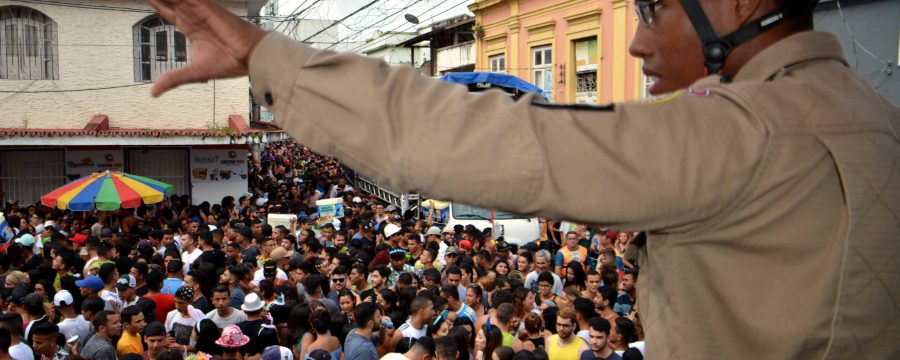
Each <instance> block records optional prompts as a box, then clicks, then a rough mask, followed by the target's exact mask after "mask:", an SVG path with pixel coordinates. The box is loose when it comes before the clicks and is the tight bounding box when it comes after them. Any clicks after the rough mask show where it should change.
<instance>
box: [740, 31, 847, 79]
mask: <svg viewBox="0 0 900 360" xmlns="http://www.w3.org/2000/svg"><path fill="white" fill-rule="evenodd" d="M815 60H833V61H840V62H841V63H842V64H844V66H847V60H846V59H845V58H844V52H843V49H841V44H840V42H838V40H837V37H836V36H834V35H833V34H830V33H826V32H821V31H804V32H801V33H797V34H794V35H791V36H789V37H787V38H784V39H782V40H781V41H778V42H776V43H774V44H772V45H770V46H769V47H767V48H765V49H764V50H763V51H761V52H760V53H758V54H756V56H754V57H753V58H752V59H750V61H748V62H747V64H745V65H744V67H743V68H741V70H740V71H738V73H737V75H736V76H735V77H734V80H735V81H736V82H737V81H741V80H757V81H764V80H766V79H769V78H771V77H772V76H773V75H776V74H777V73H778V72H779V71H781V70H782V69H784V68H787V67H790V66H793V65H796V64H800V63H803V62H808V61H815Z"/></svg>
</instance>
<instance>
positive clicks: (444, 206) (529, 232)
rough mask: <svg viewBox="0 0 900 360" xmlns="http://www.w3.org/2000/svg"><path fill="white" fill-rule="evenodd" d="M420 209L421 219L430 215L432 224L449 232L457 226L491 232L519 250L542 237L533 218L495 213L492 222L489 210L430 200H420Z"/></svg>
mask: <svg viewBox="0 0 900 360" xmlns="http://www.w3.org/2000/svg"><path fill="white" fill-rule="evenodd" d="M432 207H433V208H434V210H433V211H432V210H431V209H432ZM421 209H422V210H421V211H422V216H423V217H427V216H428V214H429V213H431V215H432V218H433V219H434V222H435V223H439V224H443V225H444V226H448V227H450V228H453V227H454V226H456V225H462V226H466V225H472V226H474V227H475V228H476V229H478V230H484V229H485V228H492V229H493V230H494V237H499V236H503V239H504V240H506V242H508V243H510V244H516V245H519V246H522V245H524V244H526V243H529V242H532V241H535V240H537V239H538V238H539V237H540V233H541V223H540V221H539V220H538V218H536V217H527V216H523V215H517V214H512V213H508V212H504V211H499V210H494V214H493V222H492V221H491V219H492V217H491V210H490V209H484V208H480V207H477V206H472V205H466V204H460V203H452V202H449V201H440V200H433V199H429V200H423V201H422V202H421Z"/></svg>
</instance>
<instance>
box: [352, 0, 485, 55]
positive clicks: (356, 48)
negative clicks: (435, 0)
mask: <svg viewBox="0 0 900 360" xmlns="http://www.w3.org/2000/svg"><path fill="white" fill-rule="evenodd" d="M467 2H469V0H463V1H461V2H459V3H457V4H455V5H453V6H451V7H448V8H446V9H444V11H441V12H439V13H437V14H434V15H431V17H430V18H428V19H426V20H428V21H432V20H433V19H434V18H435V17H437V16H439V15H443V14H445V13H446V12H448V11H450V10H452V9H455V8H456V7H458V6H460V5H463V4H465V3H467ZM438 6H440V4H439V5H436V6H434V7H432V8H431V9H428V10H426V11H425V12H424V13H428V12H429V11H431V10H434V9H437V8H438ZM404 26H407V25H406V24H400V25H398V26H396V27H394V28H393V29H391V30H388V31H386V33H392V32H394V31H397V30H398V29H400V28H402V27H404ZM364 47H366V44H362V45H359V46H357V47H355V48H353V49H350V50H349V51H348V52H356V51H357V50H359V49H362V48H364Z"/></svg>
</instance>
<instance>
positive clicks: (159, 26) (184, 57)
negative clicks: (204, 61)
mask: <svg viewBox="0 0 900 360" xmlns="http://www.w3.org/2000/svg"><path fill="white" fill-rule="evenodd" d="M190 61H191V44H190V42H188V41H187V39H186V38H185V37H184V34H182V33H181V32H180V31H178V30H176V29H175V26H174V25H172V24H171V23H169V22H168V21H166V20H165V19H163V18H161V17H159V16H158V15H153V16H151V17H148V18H146V19H144V20H143V21H141V22H140V23H138V24H137V25H135V26H134V81H135V82H153V81H156V78H157V77H159V75H160V74H162V73H164V72H166V71H169V70H172V69H177V68H181V67H184V66H186V65H187V64H188V63H189V62H190Z"/></svg>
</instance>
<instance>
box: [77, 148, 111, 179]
mask: <svg viewBox="0 0 900 360" xmlns="http://www.w3.org/2000/svg"><path fill="white" fill-rule="evenodd" d="M124 159H125V156H124V155H123V152H122V149H112V150H66V180H67V181H73V180H78V179H80V178H83V177H85V176H88V175H90V174H93V173H95V172H99V171H107V170H109V171H120V172H121V171H123V170H124V168H125V165H124V163H125V161H124Z"/></svg>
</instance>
